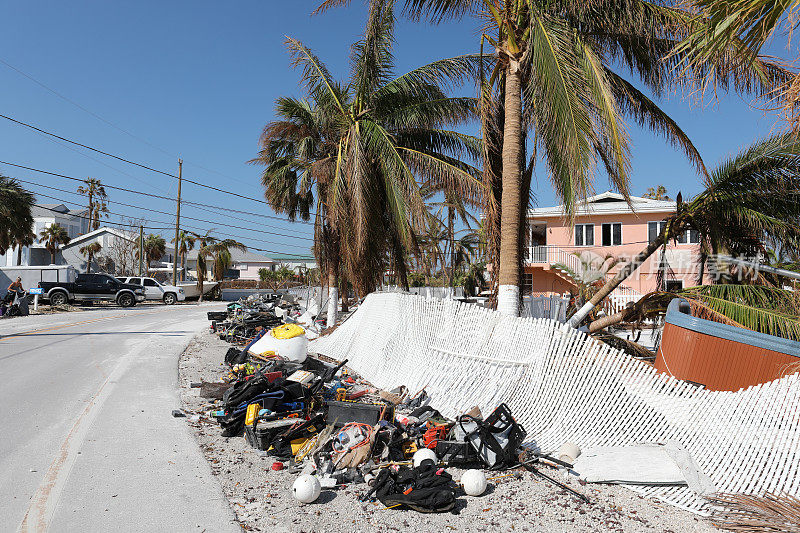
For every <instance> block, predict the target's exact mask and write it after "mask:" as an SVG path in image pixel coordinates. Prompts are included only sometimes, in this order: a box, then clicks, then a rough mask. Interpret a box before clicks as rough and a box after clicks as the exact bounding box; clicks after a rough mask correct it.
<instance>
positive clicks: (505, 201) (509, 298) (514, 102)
mask: <svg viewBox="0 0 800 533" xmlns="http://www.w3.org/2000/svg"><path fill="white" fill-rule="evenodd" d="M505 85H506V91H505V122H504V124H503V180H502V185H503V194H502V197H501V202H500V217H501V218H500V268H499V271H500V272H499V288H498V294H497V310H498V311H500V312H501V313H503V314H506V315H510V316H519V258H520V249H519V228H520V218H519V211H520V197H521V191H520V185H521V184H522V169H521V165H520V162H521V159H522V76H521V73H520V71H519V66H518V64H517V63H516V61H514V60H513V59H511V61H510V64H509V66H508V67H506V83H505Z"/></svg>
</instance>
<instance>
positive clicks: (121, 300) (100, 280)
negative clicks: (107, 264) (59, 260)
mask: <svg viewBox="0 0 800 533" xmlns="http://www.w3.org/2000/svg"><path fill="white" fill-rule="evenodd" d="M39 287H40V288H42V289H44V295H43V298H44V299H46V300H49V301H50V304H51V305H63V304H65V303H68V302H71V301H84V300H93V301H103V300H106V301H107V300H113V301H115V302H117V304H119V305H120V306H121V307H131V306H133V305H136V302H141V301H142V300H144V289H143V288H142V286H141V285H132V284H130V283H122V282H120V281H119V280H118V279H116V278H115V277H113V276H110V275H108V274H78V276H77V277H76V278H75V281H73V282H71V283H64V282H59V281H41V282H39Z"/></svg>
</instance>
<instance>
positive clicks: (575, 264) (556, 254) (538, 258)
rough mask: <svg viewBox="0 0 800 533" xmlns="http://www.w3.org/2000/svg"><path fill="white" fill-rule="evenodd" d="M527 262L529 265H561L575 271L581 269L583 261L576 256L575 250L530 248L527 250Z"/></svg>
mask: <svg viewBox="0 0 800 533" xmlns="http://www.w3.org/2000/svg"><path fill="white" fill-rule="evenodd" d="M525 260H526V262H527V263H528V264H546V265H555V264H557V263H561V264H563V265H566V266H568V267H569V268H570V269H571V270H573V271H575V270H579V269H580V268H581V260H580V259H579V258H578V257H577V256H576V255H575V250H569V249H566V248H561V247H559V246H529V247H528V248H525Z"/></svg>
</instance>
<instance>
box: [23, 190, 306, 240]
mask: <svg viewBox="0 0 800 533" xmlns="http://www.w3.org/2000/svg"><path fill="white" fill-rule="evenodd" d="M16 179H17V180H18V181H21V182H23V183H29V184H31V185H34V186H37V187H44V188H45V189H51V190H54V191H59V192H63V193H67V194H72V195H74V196H81V197H82V196H83V195H82V194H78V193H76V192H73V191H69V190H66V189H61V188H58V187H52V186H49V185H42V184H40V183H36V182H32V181H28V180H23V179H19V178H16ZM36 194H39V195H41V196H45V197H47V198H51V199H53V200H58V201H60V202H61V201H63V202H67V203H71V204H72V205H80V204H76V203H74V202H68V201H66V200H62V199H60V198H56V197H55V196H48V195H46V194H43V193H36ZM106 201H107V202H108V203H112V204H117V205H122V206H125V207H130V208H133V209H141V210H143V211H150V212H152V213H158V214H161V215H167V216H173V215H172V213H169V212H167V211H160V210H158V209H151V208H149V207H143V206H140V205H133V204H127V203H125V202H119V201H116V200H106ZM109 213H111V214H112V215H119V216H125V215H124V214H123V213H115V212H111V211H109ZM183 218H185V219H187V220H194V221H197V222H206V223H208V224H215V225H218V226H227V227H230V228H234V229H241V230H245V231H254V232H259V233H267V234H270V235H278V236H281V237H288V238H291V239H303V240H308V241H313V240H314V239H313V238H311V237H303V236H300V235H284V234H283V233H274V232H269V231H265V230H261V229H256V228H246V227H242V226H234V225H232V224H225V223H223V222H216V221H213V220H206V219H203V218H195V217H190V216H186V215H184V216H183ZM154 222H157V221H154ZM187 227H189V226H187ZM195 229H196V228H195ZM253 240H258V239H253ZM261 242H264V243H266V244H277V245H279V246H292V247H295V248H303V246H300V245H294V244H284V243H278V242H273V241H264V240H262V241H261Z"/></svg>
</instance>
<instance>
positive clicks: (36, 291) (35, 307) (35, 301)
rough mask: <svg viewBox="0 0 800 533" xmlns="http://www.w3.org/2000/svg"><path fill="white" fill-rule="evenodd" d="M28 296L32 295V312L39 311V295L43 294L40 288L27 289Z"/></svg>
mask: <svg viewBox="0 0 800 533" xmlns="http://www.w3.org/2000/svg"><path fill="white" fill-rule="evenodd" d="M28 294H33V310H34V311H38V310H39V295H40V294H44V289H43V288H41V287H31V288H30V289H28Z"/></svg>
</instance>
